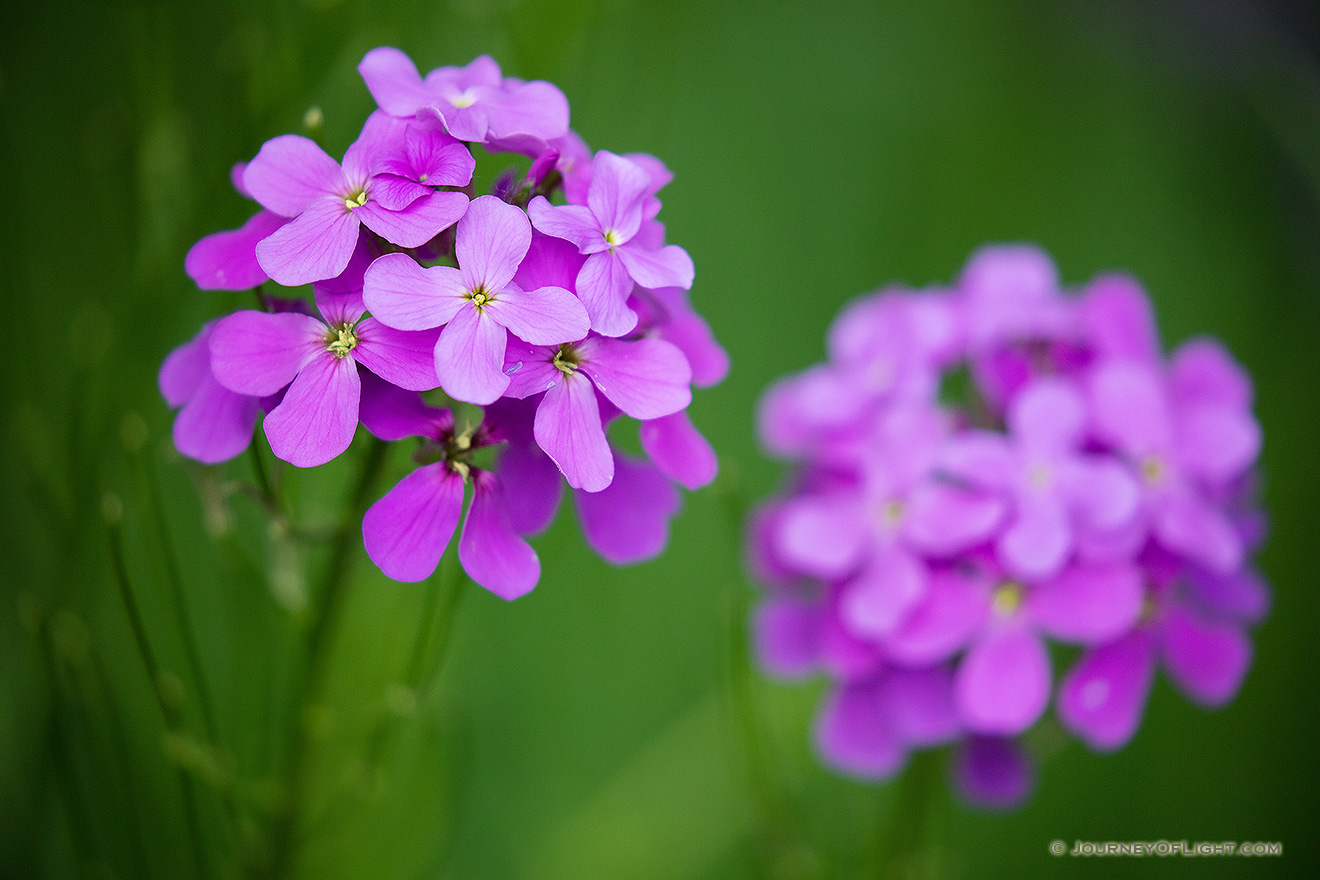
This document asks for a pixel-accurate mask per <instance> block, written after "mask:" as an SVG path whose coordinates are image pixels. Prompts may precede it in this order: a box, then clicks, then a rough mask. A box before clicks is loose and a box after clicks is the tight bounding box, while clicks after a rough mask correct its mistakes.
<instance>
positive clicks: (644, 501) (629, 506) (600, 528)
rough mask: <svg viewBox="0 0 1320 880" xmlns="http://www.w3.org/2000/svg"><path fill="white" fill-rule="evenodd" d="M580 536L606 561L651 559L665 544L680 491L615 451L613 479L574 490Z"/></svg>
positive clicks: (650, 469) (622, 562)
mask: <svg viewBox="0 0 1320 880" xmlns="http://www.w3.org/2000/svg"><path fill="white" fill-rule="evenodd" d="M573 498H574V500H575V501H576V502H577V509H578V519H579V520H580V521H581V523H582V536H583V537H584V538H586V539H587V543H588V544H589V545H590V546H591V549H593V550H595V551H596V552H597V553H598V554H600V556H601V558H602V559H604V560H605V561H606V562H611V563H613V564H615V565H631V564H632V563H635V562H642V561H643V560H647V559H653V558H655V557H656V556H659V555H660V553H661V552H663V551H664V549H665V545H666V544H667V543H669V520H670V519H671V518H673V516H674V515H675V514H676V513H678V508H679V504H680V500H679V495H678V490H676V489H675V488H674V487H673V485H672V484H670V482H669V480H667V479H665V476H664V475H663V474H662V473H661V472H660V471H659V470H657V469H656V468H655V467H653V466H651V465H649V464H647V463H646V462H644V461H638V460H636V459H633V458H630V457H628V456H624V455H620V454H619V453H617V452H616V453H614V478H613V479H612V480H611V481H610V484H609V485H608V486H606V487H605V488H604V489H602V490H600V491H599V492H584V491H582V490H578V491H577V492H574V493H573Z"/></svg>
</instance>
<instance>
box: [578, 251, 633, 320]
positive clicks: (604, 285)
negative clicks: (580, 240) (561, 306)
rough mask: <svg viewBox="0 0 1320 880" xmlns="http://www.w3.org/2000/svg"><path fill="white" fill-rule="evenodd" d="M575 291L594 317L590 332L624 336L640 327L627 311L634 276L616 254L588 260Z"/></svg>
mask: <svg viewBox="0 0 1320 880" xmlns="http://www.w3.org/2000/svg"><path fill="white" fill-rule="evenodd" d="M575 289H576V290H577V295H578V299H580V300H582V305H584V306H586V309H587V315H588V316H589V317H590V318H591V329H592V330H595V331H596V332H597V333H599V334H601V335H602V336H622V335H624V334H625V333H627V332H628V331H630V330H632V329H633V328H634V327H636V326H637V313H636V312H634V311H633V310H632V309H630V308H628V294H630V293H632V289H633V280H632V276H631V275H629V274H628V269H627V267H625V266H624V265H623V262H622V261H621V260H620V259H619V256H618V254H617V253H616V252H614V251H603V252H601V253H596V254H592V255H591V256H589V257H587V261H586V262H585V263H583V264H582V270H581V271H580V272H578V277H577V284H576V287H575Z"/></svg>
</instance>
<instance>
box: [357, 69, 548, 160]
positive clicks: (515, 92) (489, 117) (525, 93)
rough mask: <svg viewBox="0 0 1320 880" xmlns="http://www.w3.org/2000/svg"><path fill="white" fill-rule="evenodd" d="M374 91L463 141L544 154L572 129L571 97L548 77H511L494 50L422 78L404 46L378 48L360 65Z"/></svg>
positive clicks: (380, 100) (394, 111)
mask: <svg viewBox="0 0 1320 880" xmlns="http://www.w3.org/2000/svg"><path fill="white" fill-rule="evenodd" d="M358 72H359V73H360V74H362V79H363V80H364V81H365V82H366V84H367V88H368V89H369V90H370V91H371V96H372V97H373V98H375V99H376V103H377V104H378V105H379V106H380V108H381V109H382V110H384V111H385V112H386V113H389V114H391V115H393V116H399V117H409V116H417V117H419V118H428V117H429V118H432V119H435V120H437V121H438V122H439V123H440V124H442V125H443V126H444V129H445V131H447V132H448V133H449V134H451V135H453V136H454V137H456V138H458V139H459V140H461V141H468V142H470V143H481V144H485V145H486V146H487V148H488V149H490V150H492V151H495V152H498V151H501V150H514V151H516V152H520V153H526V154H528V155H531V156H536V155H538V154H540V153H541V152H542V151H543V150H544V149H545V145H546V143H547V142H549V141H552V140H554V139H555V138H558V137H561V136H563V135H564V134H565V133H566V132H567V131H568V100H567V99H566V98H565V97H564V93H563V92H561V91H560V90H559V89H557V88H556V87H555V86H553V85H551V84H550V83H547V82H541V81H534V82H523V81H521V80H518V79H513V78H511V77H510V78H507V79H506V78H505V77H503V76H502V75H501V73H500V66H499V65H498V64H496V63H495V60H494V59H493V58H491V57H490V56H489V55H482V56H480V57H479V58H476V59H474V60H473V61H472V63H470V64H468V65H467V66H466V67H438V68H436V69H435V70H432V71H431V72H430V73H428V74H427V75H426V78H425V79H422V76H421V74H419V73H418V72H417V66H416V65H415V64H413V62H412V59H410V58H409V57H408V56H407V55H405V54H404V53H403V52H401V51H399V50H398V49H394V48H391V47H388V46H382V47H380V48H378V49H372V50H371V51H370V52H368V53H367V54H366V56H365V57H364V58H363V59H362V63H360V64H359V65H358Z"/></svg>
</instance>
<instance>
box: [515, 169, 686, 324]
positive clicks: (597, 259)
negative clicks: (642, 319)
mask: <svg viewBox="0 0 1320 880" xmlns="http://www.w3.org/2000/svg"><path fill="white" fill-rule="evenodd" d="M651 186H652V183H651V178H650V177H649V176H648V175H647V173H646V171H645V170H643V169H642V167H641V166H639V165H637V164H636V163H634V162H631V161H629V160H627V159H625V158H623V157H622V156H616V155H615V154H614V153H611V152H609V151H607V150H601V151H599V152H598V153H596V157H595V158H594V159H593V160H592V163H591V184H590V187H589V189H588V191H587V204H586V205H563V206H560V207H555V206H553V205H551V204H550V202H549V201H547V200H546V199H545V197H544V196H538V197H537V198H535V199H532V202H531V204H529V205H528V206H527V213H528V214H529V215H530V216H531V218H532V225H534V226H535V227H536V228H537V230H539V231H540V232H544V233H545V234H547V235H553V236H555V237H557V238H562V239H565V240H567V241H570V242H572V243H573V244H574V245H576V246H577V248H578V251H579V252H580V253H583V254H587V255H588V256H587V261H586V263H584V264H583V266H582V269H581V271H580V272H579V273H578V277H577V286H576V289H577V294H578V296H579V297H581V299H582V303H583V305H585V306H586V307H587V314H588V315H590V316H591V328H592V329H593V330H595V331H596V332H597V333H600V334H602V335H604V336H622V335H623V334H625V333H627V332H628V331H630V330H632V329H633V327H634V326H636V324H637V315H636V314H635V313H634V312H633V311H632V310H631V309H629V308H628V305H627V303H628V296H629V294H630V293H632V289H633V285H634V284H639V285H641V286H642V287H649V288H661V287H681V288H683V289H685V290H686V289H688V288H691V287H692V280H693V268H692V259H691V258H690V257H689V256H688V255H687V251H685V250H683V249H682V248H680V247H678V246H677V245H667V246H665V247H662V248H660V249H659V250H651V249H648V248H646V247H644V246H643V245H642V243H641V242H640V241H634V239H635V238H636V237H637V235H638V232H639V230H641V228H642V220H643V209H644V202H645V199H646V197H647V195H648V192H649V190H650V188H651Z"/></svg>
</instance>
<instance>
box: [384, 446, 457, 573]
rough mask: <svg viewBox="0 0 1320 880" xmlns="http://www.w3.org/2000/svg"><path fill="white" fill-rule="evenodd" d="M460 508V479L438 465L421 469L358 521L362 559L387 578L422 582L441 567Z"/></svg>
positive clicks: (388, 493)
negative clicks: (369, 559)
mask: <svg viewBox="0 0 1320 880" xmlns="http://www.w3.org/2000/svg"><path fill="white" fill-rule="evenodd" d="M462 509H463V478H462V477H460V476H458V475H457V474H455V473H453V472H451V471H450V470H449V469H448V467H447V466H446V465H445V464H444V463H443V462H436V463H435V464H428V465H426V466H424V467H420V468H418V469H417V470H415V471H413V472H412V473H410V474H408V476H406V477H404V478H403V479H402V480H400V481H399V482H398V484H397V485H396V486H395V487H394V488H393V489H391V490H390V491H389V492H387V493H386V494H385V497H384V498H381V499H380V500H379V501H377V502H376V503H375V504H373V505H372V506H371V508H370V509H368V510H367V513H366V515H365V516H364V517H363V518H362V542H363V544H364V545H365V546H366V548H367V556H369V557H370V558H371V561H372V562H374V563H376V565H378V566H379V567H380V570H381V571H383V572H384V573H385V574H386V576H387V577H390V578H393V579H394V580H396V581H410V582H411V581H421V580H425V579H426V578H428V577H430V575H431V573H432V572H434V571H435V568H436V566H437V565H439V564H440V557H441V556H443V555H444V552H445V547H447V546H448V545H449V539H450V538H451V537H453V535H454V527H455V526H457V525H458V516H459V513H460V512H461V511H462Z"/></svg>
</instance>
